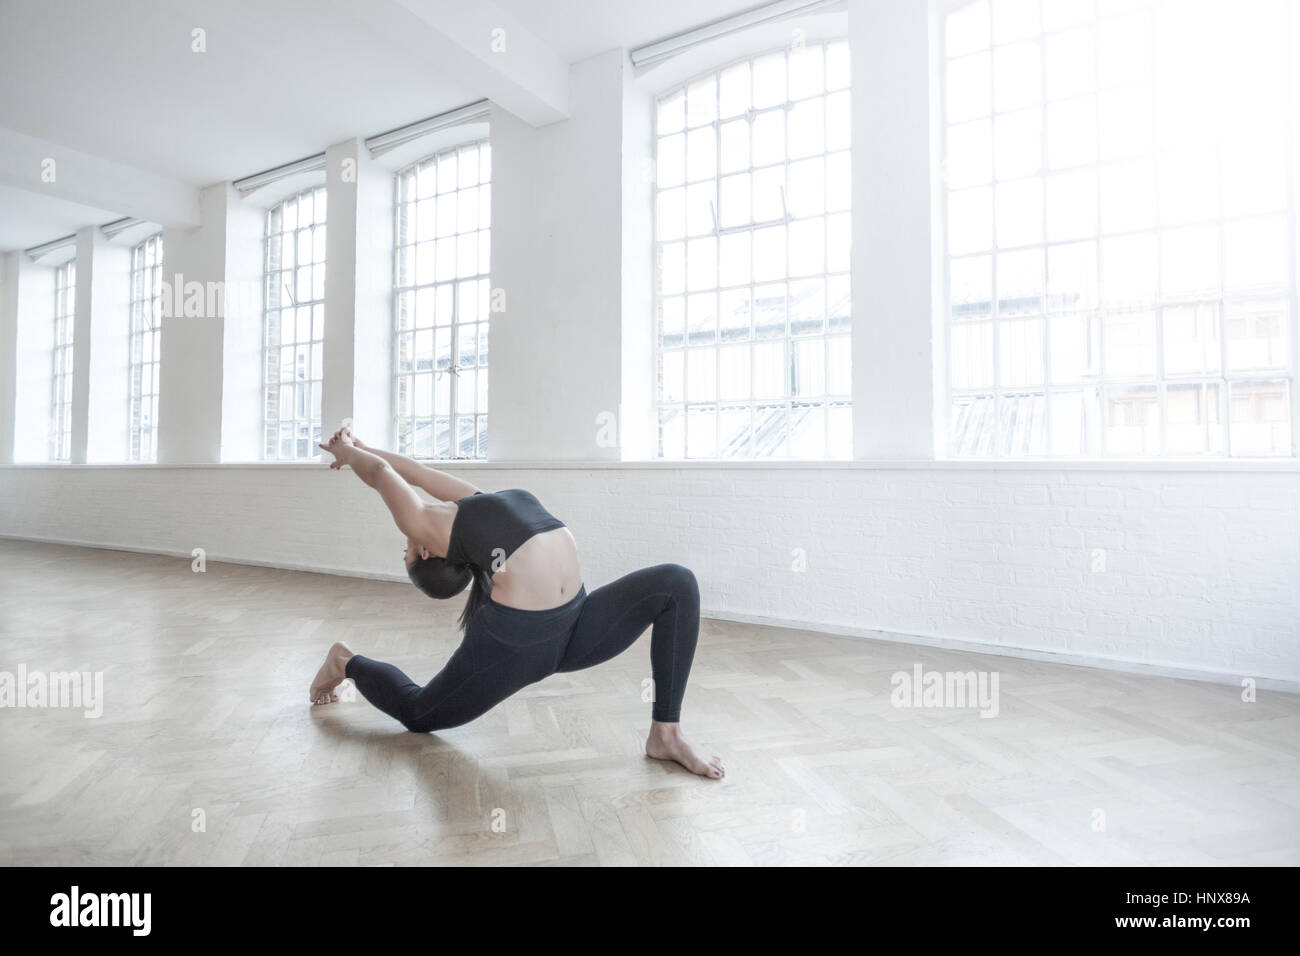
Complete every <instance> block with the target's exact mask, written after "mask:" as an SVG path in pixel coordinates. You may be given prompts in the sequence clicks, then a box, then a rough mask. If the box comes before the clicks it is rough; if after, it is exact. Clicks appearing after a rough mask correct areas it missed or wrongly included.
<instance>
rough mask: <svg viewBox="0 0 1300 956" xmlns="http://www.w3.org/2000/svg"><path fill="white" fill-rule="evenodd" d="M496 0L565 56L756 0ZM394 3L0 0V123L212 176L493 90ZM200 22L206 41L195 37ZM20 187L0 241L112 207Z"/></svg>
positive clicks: (43, 232) (173, 170) (170, 171)
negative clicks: (403, 35)
mask: <svg viewBox="0 0 1300 956" xmlns="http://www.w3.org/2000/svg"><path fill="white" fill-rule="evenodd" d="M496 2H497V4H498V5H499V7H500V8H501V9H502V11H503V12H504V13H505V14H506V15H507V16H511V17H514V18H515V19H516V20H517V21H518V23H519V24H521V25H522V26H524V27H525V28H526V29H528V30H530V31H532V32H533V33H534V34H535V35H536V36H537V37H538V38H540V39H541V40H542V41H543V42H544V43H546V44H547V45H548V46H550V47H551V48H552V50H553V52H554V53H556V54H557V55H558V57H559V58H560V59H561V60H562V61H565V62H575V61H577V60H581V59H585V58H586V57H588V56H593V55H595V54H597V53H602V52H604V51H606V50H609V49H614V48H617V47H632V46H637V45H640V44H643V43H647V42H650V41H653V40H656V39H660V38H661V37H663V36H666V35H669V34H672V33H676V32H680V31H682V30H685V29H690V28H691V27H694V26H698V25H700V24H702V23H705V22H708V21H710V20H715V19H717V18H719V17H721V16H725V15H727V14H730V13H735V12H738V11H740V10H744V9H748V8H750V7H752V6H754V0H496ZM377 11H378V13H377ZM400 15H401V8H400V6H399V5H397V4H394V5H393V7H392V13H391V16H389V15H388V14H387V13H386V12H385V11H384V8H382V7H380V6H379V5H378V4H375V3H373V2H372V0H223V2H221V3H212V2H211V0H114V2H112V3H107V2H94V3H90V2H86V0H0V25H2V27H0V90H3V91H4V94H3V96H0V127H3V128H7V129H9V130H13V131H15V132H17V133H22V134H26V135H28V136H34V137H37V138H39V139H43V140H49V141H51V142H53V143H57V144H59V145H61V146H66V147H69V148H71V149H75V150H80V151H83V152H85V153H90V154H93V155H94V156H97V157H100V158H102V159H105V160H111V161H113V162H117V163H124V164H127V165H129V166H133V167H137V168H138V169H141V170H146V171H148V172H150V173H153V174H157V175H160V176H166V177H169V178H171V179H174V180H179V181H180V182H183V183H188V184H190V185H192V186H205V185H208V184H210V183H214V182H220V181H222V180H227V179H237V178H239V177H241V176H246V175H249V174H251V173H255V172H258V171H260V170H263V169H266V168H269V167H272V166H276V165H279V164H281V163H285V162H289V161H292V160H294V159H298V158H301V157H303V156H308V155H312V154H314V153H317V152H320V151H321V150H323V149H324V148H325V147H326V146H327V145H329V144H331V143H336V142H340V141H342V140H344V139H347V138H349V137H353V136H358V135H360V136H368V135H372V134H374V133H379V132H383V131H385V130H388V129H392V128H394V127H397V126H401V125H403V124H405V123H409V122H413V121H415V120H417V119H421V118H423V117H426V116H430V115H433V114H436V113H440V112H443V111H445V110H448V109H452V108H454V107H457V106H461V105H463V104H465V103H468V102H472V101H474V100H476V99H479V98H481V97H482V96H483V95H484V93H483V91H482V90H481V89H475V88H471V86H470V84H467V83H465V82H464V81H463V80H462V79H460V78H459V77H457V76H452V75H448V74H449V72H450V71H449V70H446V69H444V70H442V71H440V69H439V65H440V64H439V62H436V60H437V58H436V57H434V56H430V57H427V58H424V59H421V58H420V57H419V56H418V55H414V56H413V55H411V53H410V52H409V51H410V47H409V46H408V47H407V51H406V52H399V51H397V50H395V49H394V44H393V37H394V30H397V31H398V32H399V33H400V27H396V26H395V24H398V23H399V22H400V21H399V19H398V18H399V16H400ZM386 16H387V17H389V19H391V21H392V22H391V23H388V22H378V21H379V20H382V19H384V17H386ZM386 27H387V29H385V28H386ZM195 28H202V29H203V30H205V31H206V43H207V50H206V52H203V53H195V52H192V51H191V40H192V31H193V30H194V29H195ZM14 192H16V190H10V189H8V188H6V189H5V190H4V192H3V193H0V249H12V248H21V247H23V246H30V245H35V244H37V243H40V242H44V241H47V240H48V239H51V238H56V237H57V236H59V235H64V234H66V233H67V232H69V231H71V230H72V229H73V228H76V227H77V226H80V225H87V224H89V223H90V222H104V221H108V220H111V219H113V218H115V217H116V215H118V214H117V213H113V212H105V213H104V215H102V216H101V215H100V212H103V211H100V210H90V209H88V208H87V207H85V206H80V205H78V204H76V203H72V202H68V201H67V200H63V199H54V198H52V197H48V196H41V195H40V193H38V192H34V193H29V194H27V196H26V197H18V196H15V195H12V193H14ZM86 217H90V218H89V219H87V218H86Z"/></svg>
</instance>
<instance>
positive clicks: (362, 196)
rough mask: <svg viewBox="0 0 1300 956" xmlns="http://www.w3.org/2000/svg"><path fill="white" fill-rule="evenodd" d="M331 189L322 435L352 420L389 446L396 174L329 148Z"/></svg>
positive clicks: (357, 153)
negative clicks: (345, 420) (394, 176)
mask: <svg viewBox="0 0 1300 956" xmlns="http://www.w3.org/2000/svg"><path fill="white" fill-rule="evenodd" d="M325 184H326V190H327V195H328V197H329V198H328V202H329V222H328V226H327V231H326V234H325V261H326V265H325V341H324V346H323V350H322V351H323V360H324V364H325V368H324V371H323V380H322V389H323V394H322V397H321V433H322V434H323V435H325V436H328V435H329V434H332V433H333V431H334V429H335V428H337V427H338V425H339V423H340V422H341V421H342V420H343V419H345V418H351V419H352V420H353V421H354V422H355V423H356V426H357V430H358V433H359V434H362V435H365V436H366V440H367V441H371V442H374V443H376V444H378V445H382V446H383V447H389V448H391V447H393V440H394V437H395V436H394V429H393V367H392V362H393V359H392V356H393V344H392V343H393V312H392V301H393V300H392V276H393V174H392V173H391V172H390V171H388V170H387V169H384V168H382V167H380V166H377V165H376V164H375V163H374V161H373V160H372V159H371V158H370V152H369V150H367V149H366V147H365V144H364V143H363V142H362V141H361V140H359V139H350V140H346V141H345V142H342V143H337V144H335V145H333V146H331V147H329V148H328V149H327V150H326V151H325ZM370 436H375V437H373V438H372V437H370Z"/></svg>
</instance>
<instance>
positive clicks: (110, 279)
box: [72, 227, 131, 461]
mask: <svg viewBox="0 0 1300 956" xmlns="http://www.w3.org/2000/svg"><path fill="white" fill-rule="evenodd" d="M83 275H84V276H85V278H86V281H87V282H88V284H89V287H90V294H89V296H88V299H89V302H88V305H89V307H90V329H89V334H88V335H87V336H86V338H85V348H86V351H87V353H88V356H89V366H90V367H89V372H88V383H87V384H88V388H87V398H88V401H87V406H86V418H85V421H86V446H85V449H86V451H85V455H86V456H85V460H86V461H126V459H127V458H128V457H129V451H130V414H131V404H130V394H129V393H130V388H129V381H128V377H127V371H128V369H129V368H130V329H131V326H130V322H131V314H130V309H131V250H130V249H126V248H123V247H121V246H114V245H110V244H109V242H108V240H107V239H105V238H104V234H103V233H102V232H101V231H100V230H99V229H98V228H93V227H92V228H90V229H83V230H81V232H79V233H78V234H77V288H78V300H77V312H78V314H80V313H81V300H80V295H81V292H80V290H81V288H82V276H83ZM81 345H82V343H81V342H80V341H78V342H76V343H74V348H78V349H80V348H81ZM72 428H73V434H74V435H75V434H76V429H77V418H76V414H75V412H74V414H73V420H72Z"/></svg>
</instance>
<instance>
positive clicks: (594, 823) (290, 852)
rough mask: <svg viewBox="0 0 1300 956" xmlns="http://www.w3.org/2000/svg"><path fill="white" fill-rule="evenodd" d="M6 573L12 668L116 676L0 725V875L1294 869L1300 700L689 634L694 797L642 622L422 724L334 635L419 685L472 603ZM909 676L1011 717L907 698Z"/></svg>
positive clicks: (44, 561)
mask: <svg viewBox="0 0 1300 956" xmlns="http://www.w3.org/2000/svg"><path fill="white" fill-rule="evenodd" d="M0 582H3V585H2V586H0V671H9V672H11V673H15V674H16V673H17V671H18V668H19V666H20V665H25V666H26V668H27V669H28V671H29V672H30V671H42V672H49V671H71V670H82V671H102V672H103V681H104V705H103V706H104V711H103V716H102V717H99V718H98V719H87V718H86V717H84V716H83V714H82V712H81V711H80V710H75V709H61V708H47V709H31V708H16V709H7V708H6V709H0V730H2V733H0V863H12V864H56V863H57V864H96V865H98V864H209V865H235V864H243V865H267V864H361V865H374V864H557V863H559V864H601V865H624V864H728V865H751V864H752V865H782V864H814V865H817V864H892V865H930V864H1030V865H1069V864H1119V865H1133V866H1143V865H1164V864H1208V865H1216V864H1290V865H1295V864H1298V863H1300V699H1297V698H1296V697H1295V696H1290V695H1285V694H1270V693H1266V692H1264V693H1261V694H1260V696H1259V700H1258V701H1256V702H1255V703H1243V702H1242V701H1241V699H1240V691H1239V690H1238V689H1236V688H1233V687H1224V686H1215V685H1210V684H1200V683H1194V682H1187V681H1175V680H1167V679H1160V678H1149V677H1135V676H1128V675H1122V674H1116V673H1112V672H1107V671H1100V670H1089V669H1086V668H1077V667H1067V666H1063V665H1056V664H1043V663H1033V662H1023V661H1016V660H1010V659H1006V658H999V657H992V656H985V655H975V654H965V653H959V652H952V651H944V650H936V649H930V648H921V647H911V646H907V645H902V644H893V643H886V642H876V641H866V640H861V639H854V638H843V637H831V636H826V635H820V634H815V633H809V632H805V631H794V630H786V629H779V628H765V627H755V626H749V625H739V624H728V623H721V622H714V621H706V622H704V625H703V628H702V632H701V636H700V646H699V651H698V653H697V657H696V662H695V669H694V672H693V674H692V679H691V687H690V691H689V693H688V694H687V698H686V710H685V722H684V724H683V726H684V728H685V729H686V730H687V733H688V736H691V737H693V738H694V739H695V740H696V742H697V743H700V744H702V745H704V746H705V747H706V748H708V750H709V751H710V752H714V753H718V754H720V755H721V756H722V757H723V758H724V760H725V761H726V764H727V768H728V775H727V778H726V779H725V781H722V782H710V781H706V780H703V779H701V778H698V777H694V776H691V775H689V774H686V773H684V772H681V771H678V770H676V769H674V768H672V767H669V766H665V765H663V764H660V763H657V762H654V761H650V760H647V759H646V758H645V757H644V756H642V746H643V742H644V738H645V733H646V729H647V727H648V723H649V706H648V705H647V704H645V703H642V701H641V699H640V697H641V682H642V680H643V679H644V678H646V677H648V676H649V643H650V642H649V636H648V635H647V636H646V637H644V638H642V640H641V641H640V642H638V644H637V645H635V646H634V647H633V649H632V650H630V651H629V652H627V653H626V654H624V655H623V656H622V657H620V658H618V659H616V660H614V661H612V662H610V663H607V664H605V665H603V666H601V667H599V668H596V669H594V670H589V671H583V672H580V673H576V674H563V675H556V676H554V677H552V678H550V679H548V680H546V681H543V682H542V683H540V684H536V685H533V686H532V687H529V688H526V689H525V690H524V691H523V692H521V693H520V694H519V695H518V696H516V697H515V698H513V699H512V700H510V701H507V702H506V703H505V704H503V705H502V706H500V707H499V708H497V709H496V710H494V711H493V712H491V713H489V714H488V715H487V716H485V717H484V718H482V719H480V720H478V721H476V722H474V723H472V724H470V725H467V726H465V727H461V728H457V729H454V730H450V731H446V732H444V733H442V734H438V735H417V734H411V733H407V732H405V731H404V730H402V728H401V727H400V726H399V725H397V724H396V723H395V722H393V721H391V720H390V719H389V718H387V717H385V716H384V715H382V714H380V713H379V712H377V711H375V710H373V709H372V708H371V707H370V706H369V705H368V704H367V703H365V701H364V700H361V699H360V698H358V699H357V700H355V701H354V702H345V703H340V704H337V705H331V706H329V707H325V708H316V709H313V708H311V707H310V706H308V703H307V687H308V683H309V681H310V679H311V677H312V675H313V674H314V672H315V670H316V667H317V666H318V665H319V663H320V658H321V657H322V655H323V652H324V650H325V648H326V647H328V646H329V644H330V643H331V642H333V641H335V640H338V639H343V640H346V641H348V642H349V643H350V644H351V645H352V647H353V648H354V649H355V650H358V651H360V652H364V653H366V654H368V655H372V656H377V657H380V658H383V659H387V660H391V661H393V662H394V663H396V664H398V665H399V666H401V667H403V668H404V669H406V670H408V672H409V673H410V674H411V676H412V677H414V678H416V679H417V680H426V679H428V678H429V677H430V676H432V675H433V673H434V672H435V670H436V669H437V668H438V667H439V666H440V664H441V661H442V660H443V659H444V658H445V657H446V655H447V654H448V653H449V652H450V651H451V650H452V648H453V647H454V645H455V642H456V636H455V631H454V624H453V619H454V616H455V613H456V611H457V610H458V609H457V608H453V607H450V606H443V605H437V604H434V603H432V602H430V601H429V600H427V599H426V598H424V597H422V596H421V595H420V594H418V593H417V592H416V591H415V590H414V589H413V588H411V587H409V586H403V585H397V584H388V583H382V582H375V581H363V580H356V579H351V578H340V577H330V576H327V575H313V574H302V573H296V572H289V571H276V570H266V569H260V568H251V567H240V566H234V565H218V564H209V565H208V567H207V570H206V572H204V573H201V574H196V573H194V572H192V571H191V569H190V563H189V561H188V560H179V559H172V558H165V557H154V556H145V555H137V554H127V553H121V552H111V551H92V550H83V549H75V548H66V547H59V546H53V545H42V544H30V543H21V542H15V541H0ZM918 663H919V664H920V665H921V666H922V667H923V668H924V669H925V670H926V671H927V672H928V671H934V670H938V671H971V670H975V671H996V672H997V673H998V676H999V691H1000V696H999V713H998V716H996V717H995V718H991V719H988V718H981V717H980V716H979V714H978V712H977V711H976V710H972V709H956V708H947V709H934V708H928V709H927V708H899V707H895V706H893V705H892V704H891V702H890V695H891V690H892V688H891V683H890V678H891V675H893V674H894V673H895V672H898V671H907V672H911V671H912V669H913V667H914V665H916V664H918ZM199 822H202V823H203V824H204V826H202V827H200V826H198V823H199Z"/></svg>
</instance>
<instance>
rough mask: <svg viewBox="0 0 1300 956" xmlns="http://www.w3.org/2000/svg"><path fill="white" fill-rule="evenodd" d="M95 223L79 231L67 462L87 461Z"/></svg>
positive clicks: (81, 462) (78, 462)
mask: <svg viewBox="0 0 1300 956" xmlns="http://www.w3.org/2000/svg"><path fill="white" fill-rule="evenodd" d="M98 232H99V230H98V229H96V228H95V227H94V226H84V227H82V228H81V229H78V230H77V273H76V299H75V301H74V303H73V305H74V309H73V315H72V439H71V444H70V446H69V449H68V461H69V462H71V463H72V464H74V465H75V464H85V462H86V444H87V439H88V437H89V434H90V428H89V418H90V346H91V309H92V308H93V306H94V292H93V285H92V283H93V279H94V274H95V251H94V250H95V234H96V233H98Z"/></svg>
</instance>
